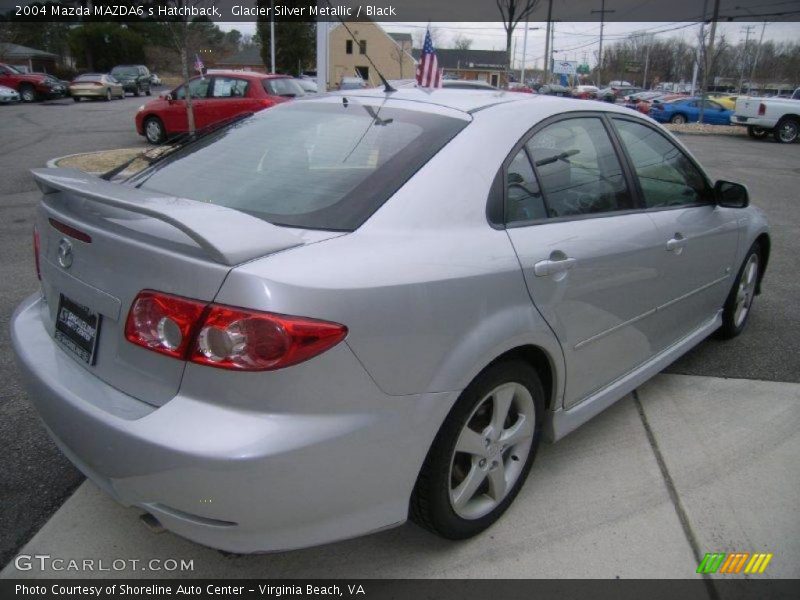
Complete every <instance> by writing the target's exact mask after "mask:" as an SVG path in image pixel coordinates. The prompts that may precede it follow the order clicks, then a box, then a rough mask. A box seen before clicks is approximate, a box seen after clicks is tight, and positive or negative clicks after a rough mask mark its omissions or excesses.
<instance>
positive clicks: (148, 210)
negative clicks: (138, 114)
mask: <svg viewBox="0 0 800 600" xmlns="http://www.w3.org/2000/svg"><path fill="white" fill-rule="evenodd" d="M31 173H32V174H33V177H34V179H35V180H36V184H37V185H38V186H39V189H41V190H42V193H43V194H53V193H56V192H67V193H68V194H70V195H74V196H79V197H81V198H85V199H87V200H91V201H92V202H97V203H98V204H104V205H106V206H113V207H114V208H121V209H123V210H127V211H130V212H134V213H138V214H141V215H146V216H148V217H152V218H154V219H158V220H159V221H163V222H165V223H169V224H170V225H172V226H173V227H175V228H176V229H179V230H180V231H182V232H183V233H185V234H186V235H187V236H189V237H190V238H191V239H192V240H194V242H195V243H197V245H199V246H200V248H202V249H203V251H204V252H205V253H206V254H207V255H208V256H209V258H211V259H212V260H213V261H215V262H218V263H221V264H223V265H238V264H240V263H243V262H246V261H248V260H252V259H254V258H258V257H260V256H265V255H267V254H272V253H273V252H279V251H281V250H286V249H288V248H293V247H295V246H300V245H302V244H303V240H302V239H301V238H300V236H298V235H295V234H294V233H292V232H291V231H288V230H287V229H284V228H282V227H278V226H276V225H272V224H271V223H268V222H267V221H264V220H262V219H258V218H256V217H253V216H250V215H248V214H246V213H243V212H240V211H237V210H234V209H232V208H226V207H224V206H217V205H215V204H209V203H207V202H199V201H197V200H189V199H188V198H178V197H175V196H159V195H158V194H155V193H151V192H145V191H143V190H139V189H137V188H134V187H129V186H125V185H120V184H118V183H111V182H109V181H105V180H103V179H99V178H97V177H94V176H93V175H88V174H87V173H84V172H83V171H79V170H77V169H32V170H31Z"/></svg>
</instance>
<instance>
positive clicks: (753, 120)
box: [731, 115, 777, 129]
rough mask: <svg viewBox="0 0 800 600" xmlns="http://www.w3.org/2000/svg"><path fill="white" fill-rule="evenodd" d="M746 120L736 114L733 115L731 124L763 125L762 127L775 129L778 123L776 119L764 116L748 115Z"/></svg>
mask: <svg viewBox="0 0 800 600" xmlns="http://www.w3.org/2000/svg"><path fill="white" fill-rule="evenodd" d="M746 119H747V120H746V121H740V120H739V117H737V116H736V115H731V125H742V126H746V127H750V126H752V127H761V128H762V129H774V128H775V125H777V123H776V122H775V120H774V119H764V118H762V117H746Z"/></svg>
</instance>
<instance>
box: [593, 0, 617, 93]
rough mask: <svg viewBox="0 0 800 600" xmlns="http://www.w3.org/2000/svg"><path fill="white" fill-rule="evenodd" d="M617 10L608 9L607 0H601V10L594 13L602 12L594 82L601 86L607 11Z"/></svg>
mask: <svg viewBox="0 0 800 600" xmlns="http://www.w3.org/2000/svg"><path fill="white" fill-rule="evenodd" d="M613 12H617V11H615V10H606V0H600V10H593V11H592V14H593V15H594V14H598V13H599V14H600V48H599V49H598V51H597V81H595V82H594V84H595V85H596V86H597V87H600V80H601V79H602V69H603V29H604V28H605V24H606V13H613Z"/></svg>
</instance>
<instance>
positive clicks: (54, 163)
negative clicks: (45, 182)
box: [45, 148, 138, 175]
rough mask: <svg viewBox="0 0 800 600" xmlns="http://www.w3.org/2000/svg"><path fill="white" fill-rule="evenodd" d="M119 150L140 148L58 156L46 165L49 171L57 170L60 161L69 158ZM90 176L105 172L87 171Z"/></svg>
mask: <svg viewBox="0 0 800 600" xmlns="http://www.w3.org/2000/svg"><path fill="white" fill-rule="evenodd" d="M117 150H138V148H112V149H110V150H96V151H94V152H75V153H74V154H65V155H64V156H57V157H56V158H51V159H50V160H48V161H47V162H46V163H45V166H46V167H47V168H48V169H57V168H58V163H59V161H62V160H65V159H67V158H72V157H74V156H91V155H92V154H104V153H105V152H114V151H117ZM86 173H89V174H90V175H99V174H101V173H103V171H86Z"/></svg>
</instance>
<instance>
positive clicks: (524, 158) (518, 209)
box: [506, 148, 547, 224]
mask: <svg viewBox="0 0 800 600" xmlns="http://www.w3.org/2000/svg"><path fill="white" fill-rule="evenodd" d="M546 217H547V210H546V209H545V205H544V199H543V198H542V193H541V191H540V190H539V184H538V183H537V181H536V175H534V173H533V168H532V167H531V162H530V160H528V153H527V152H526V151H525V149H524V148H523V149H522V150H520V151H519V152H517V154H516V156H515V157H514V158H513V159H512V160H511V162H510V163H509V165H508V169H507V170H506V223H509V224H512V223H525V222H527V221H535V220H537V219H544V218H546Z"/></svg>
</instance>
